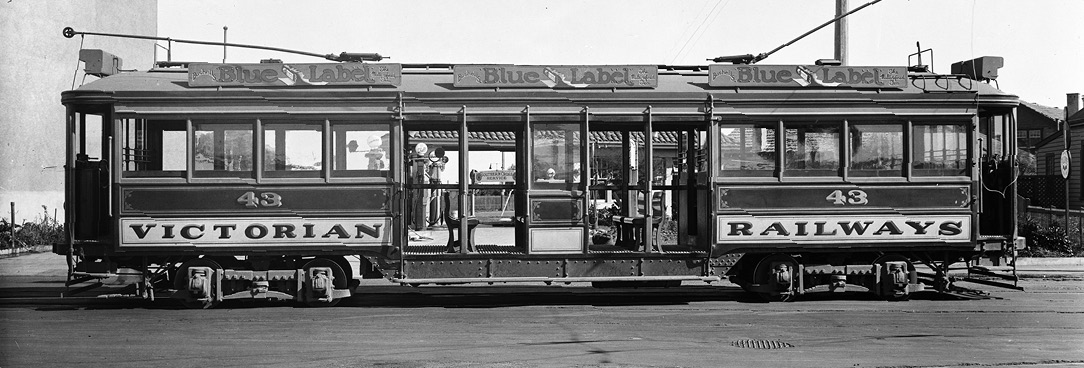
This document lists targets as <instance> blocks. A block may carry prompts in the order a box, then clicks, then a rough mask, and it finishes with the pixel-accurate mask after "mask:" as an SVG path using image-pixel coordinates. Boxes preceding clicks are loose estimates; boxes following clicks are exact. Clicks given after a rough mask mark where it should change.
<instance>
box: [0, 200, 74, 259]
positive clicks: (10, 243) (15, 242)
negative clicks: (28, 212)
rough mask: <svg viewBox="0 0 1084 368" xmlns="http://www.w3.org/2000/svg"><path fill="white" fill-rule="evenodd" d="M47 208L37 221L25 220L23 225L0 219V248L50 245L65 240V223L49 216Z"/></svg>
mask: <svg viewBox="0 0 1084 368" xmlns="http://www.w3.org/2000/svg"><path fill="white" fill-rule="evenodd" d="M41 207H42V208H43V209H45V216H44V217H42V218H40V219H38V220H37V222H30V221H27V222H24V223H23V224H22V225H19V224H13V223H11V222H8V220H7V219H0V248H2V249H10V248H17V247H32V246H37V245H50V244H54V243H61V242H63V241H64V224H61V223H60V222H58V221H57V220H56V218H53V217H50V216H49V209H48V208H47V207H45V206H41ZM12 227H14V228H15V238H14V239H12V238H11V232H12V231H11V230H12Z"/></svg>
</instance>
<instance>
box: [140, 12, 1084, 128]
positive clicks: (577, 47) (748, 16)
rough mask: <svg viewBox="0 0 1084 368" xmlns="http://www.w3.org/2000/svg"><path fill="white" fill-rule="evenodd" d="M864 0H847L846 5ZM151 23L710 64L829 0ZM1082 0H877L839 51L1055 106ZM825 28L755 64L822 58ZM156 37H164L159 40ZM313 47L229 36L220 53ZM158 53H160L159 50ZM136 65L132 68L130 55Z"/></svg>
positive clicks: (387, 47)
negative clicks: (955, 69)
mask: <svg viewBox="0 0 1084 368" xmlns="http://www.w3.org/2000/svg"><path fill="white" fill-rule="evenodd" d="M867 2H868V1H867V0H850V1H849V6H850V8H851V9H854V8H857V7H859V6H862V5H863V4H866V3H867ZM158 4H159V5H158V6H159V10H158V11H159V13H158V14H159V23H158V36H160V37H171V38H174V39H187V40H206V41H221V40H222V38H223V26H227V27H229V29H228V31H227V39H228V42H234V43H245V44H257V45H264V46H272V47H279V48H287V49H294V50H301V51H306V52H312V53H319V54H329V53H335V54H338V53H340V52H343V51H348V52H375V53H380V54H381V55H384V56H386V57H390V59H387V60H385V61H384V62H393V63H404V64H407V63H434V64H435V63H450V64H482V63H486V64H522V65H559V64H563V65H568V64H571V65H589V64H611V65H612V64H668V65H707V64H710V63H711V62H710V61H707V60H706V59H710V58H714V57H717V56H723V55H736V54H754V55H756V54H759V53H763V52H768V51H770V50H772V49H774V48H776V47H777V46H780V45H782V44H784V43H786V42H788V41H790V40H792V39H793V38H795V37H797V36H799V35H801V34H802V33H805V32H806V31H808V30H811V29H813V28H814V27H816V26H818V25H820V24H821V23H824V22H825V21H827V20H829V19H831V18H833V17H834V16H835V9H834V7H835V0H802V1H798V0H786V1H784V0H690V1H648V0H632V1H628V0H625V1H556V0H551V1H508V0H500V1H498V0H463V1H446V0H445V1H435V0H427V1H314V2H296V1H280V0H272V1H267V0H260V1H229V2H222V1H208V0H198V1H187V0H186V1H179V0H160V1H159V3H158ZM1082 18H1084V1H1080V0H1042V1H1019V0H981V1H980V0H883V1H881V2H879V3H877V4H874V5H871V6H869V7H867V8H865V9H862V10H860V11H858V12H857V13H854V14H852V15H850V16H849V17H848V21H849V33H850V36H849V37H850V39H849V50H850V53H849V64H850V65H865V66H905V65H910V64H916V63H917V60H915V59H913V58H912V59H911V60H910V62H909V59H908V55H909V54H912V53H915V52H917V50H918V49H919V46H918V45H916V43H919V44H920V45H921V49H933V61H932V62H931V61H930V57H929V55H928V54H925V55H923V60H922V62H923V64H928V65H931V66H932V68H933V71H934V72H938V73H945V74H948V73H949V72H950V65H951V64H952V63H953V62H957V61H963V60H969V59H973V58H976V57H980V56H1001V57H1004V60H1005V66H1004V67H1003V68H1002V69H1001V70H1000V71H999V78H998V79H997V85H998V86H999V87H1000V88H1001V89H1002V90H1004V91H1006V92H1009V93H1014V94H1016V95H1018V96H1020V97H1021V98H1022V99H1023V100H1025V101H1029V102H1035V103H1039V104H1042V105H1046V106H1053V107H1064V106H1065V104H1066V93H1071V92H1082V93H1084V73H1082V72H1081V71H1080V67H1081V66H1084V30H1082V29H1081V28H1080V27H1075V26H1071V25H1072V24H1074V23H1075V22H1074V21H1076V20H1079V19H1082ZM832 37H833V30H832V27H831V26H829V27H825V28H824V29H822V30H820V31H818V32H816V33H814V34H812V35H810V36H808V37H806V38H805V39H802V40H801V41H798V42H797V43H795V44H793V45H790V46H788V47H786V48H783V49H782V50H780V51H779V52H777V53H775V54H773V55H771V56H770V57H769V58H768V59H766V60H764V61H761V62H760V64H784V65H794V64H813V62H814V61H815V60H817V59H830V58H832V57H833V41H832V40H833V38H832ZM160 44H163V45H164V44H165V42H160ZM172 58H173V60H178V61H204V62H221V61H222V58H223V50H222V48H221V47H215V46H200V45H186V44H179V43H174V45H173V50H172ZM266 58H278V59H282V60H283V61H285V62H295V63H297V62H308V63H315V62H324V61H323V60H322V59H319V58H314V57H309V56H303V55H293V54H284V53H278V52H271V51H264V50H248V49H237V48H231V49H229V50H228V51H227V52H226V60H227V61H228V62H236V63H255V62H259V60H260V59H266ZM159 59H165V55H164V50H159ZM140 68H142V67H140Z"/></svg>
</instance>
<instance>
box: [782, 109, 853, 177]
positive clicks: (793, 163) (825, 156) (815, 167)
mask: <svg viewBox="0 0 1084 368" xmlns="http://www.w3.org/2000/svg"><path fill="white" fill-rule="evenodd" d="M840 125H841V123H837V122H810V123H801V122H799V123H784V128H785V143H786V155H785V156H784V157H783V162H784V165H785V166H784V167H785V168H786V170H785V171H784V174H783V175H784V176H837V175H839V155H840V152H839V142H840V139H839V130H840Z"/></svg>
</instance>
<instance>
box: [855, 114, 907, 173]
mask: <svg viewBox="0 0 1084 368" xmlns="http://www.w3.org/2000/svg"><path fill="white" fill-rule="evenodd" d="M850 130H851V131H850V139H851V166H850V175H851V176H862V177H870V176H881V177H900V176H903V125H901V124H854V125H851V126H850Z"/></svg>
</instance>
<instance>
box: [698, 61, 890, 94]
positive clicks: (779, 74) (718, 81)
mask: <svg viewBox="0 0 1084 368" xmlns="http://www.w3.org/2000/svg"><path fill="white" fill-rule="evenodd" d="M708 85H709V86H712V87H810V88H813V87H828V88H841V87H850V88H896V89H901V88H903V87H905V86H906V85H907V68H905V67H902V66H898V67H897V66H817V65H729V64H712V65H709V66H708Z"/></svg>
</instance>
